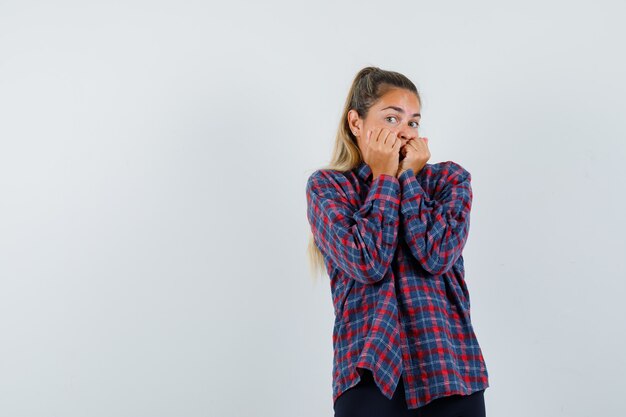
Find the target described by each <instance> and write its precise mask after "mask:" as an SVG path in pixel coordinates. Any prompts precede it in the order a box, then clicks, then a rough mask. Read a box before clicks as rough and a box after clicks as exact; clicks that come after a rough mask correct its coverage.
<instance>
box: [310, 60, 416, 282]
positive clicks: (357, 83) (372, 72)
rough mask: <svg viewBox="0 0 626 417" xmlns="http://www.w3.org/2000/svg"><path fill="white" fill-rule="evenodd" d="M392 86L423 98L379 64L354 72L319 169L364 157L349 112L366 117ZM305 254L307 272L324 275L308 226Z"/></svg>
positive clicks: (350, 165)
mask: <svg viewBox="0 0 626 417" xmlns="http://www.w3.org/2000/svg"><path fill="white" fill-rule="evenodd" d="M393 88H404V89H406V90H409V91H412V92H413V93H415V95H416V96H417V99H418V101H419V102H420V104H421V102H422V100H421V98H420V95H419V93H418V91H417V88H416V87H415V84H413V82H412V81H411V80H409V79H408V78H407V77H406V76H404V75H402V74H400V73H398V72H395V71H386V70H383V69H380V68H378V67H365V68H363V69H361V70H360V71H359V72H358V73H357V74H356V76H355V77H354V80H353V81H352V85H351V86H350V91H349V92H348V97H347V98H346V101H345V104H344V106H343V111H342V113H341V118H340V120H339V127H338V128H337V134H336V136H335V146H334V148H333V152H332V156H331V159H330V163H329V164H328V165H326V166H325V167H322V168H321V169H330V170H337V171H341V172H346V171H349V170H352V169H354V168H356V167H357V166H358V165H359V164H360V163H361V161H362V160H363V157H362V155H361V151H360V149H359V146H358V144H357V139H356V137H355V136H354V135H353V134H352V131H351V130H350V127H349V125H348V112H349V111H350V110H352V109H354V110H355V111H356V112H357V113H358V115H359V117H360V118H362V119H365V118H366V117H367V114H368V111H369V109H370V107H372V105H374V104H375V103H376V102H377V101H378V100H379V99H380V98H381V97H382V96H383V95H385V94H386V93H387V92H388V91H389V90H391V89H393ZM307 257H308V260H309V268H310V272H311V274H312V275H313V277H314V278H315V277H316V276H319V275H320V274H322V273H325V274H326V275H327V271H326V270H325V266H324V257H323V255H322V252H321V251H320V250H319V248H318V247H317V245H316V243H315V239H314V237H313V233H312V231H311V230H309V242H308V246H307Z"/></svg>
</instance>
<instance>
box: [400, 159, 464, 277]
mask: <svg viewBox="0 0 626 417" xmlns="http://www.w3.org/2000/svg"><path fill="white" fill-rule="evenodd" d="M399 181H400V186H401V190H402V197H401V201H400V223H401V224H402V229H403V234H404V240H405V241H406V243H407V245H408V246H409V248H410V250H411V253H412V254H413V256H414V257H415V259H417V261H418V262H419V263H420V265H421V266H422V267H423V268H424V269H425V270H426V271H428V272H429V273H431V274H433V275H441V274H443V273H445V272H446V271H448V270H449V269H450V268H451V267H452V266H453V265H454V264H455V262H456V261H457V259H458V258H459V256H461V252H462V250H463V247H464V246H465V243H466V241H467V236H468V233H469V227H470V211H471V208H472V187H471V175H470V173H469V172H468V171H467V170H465V169H464V168H462V167H461V166H460V165H459V164H456V163H454V162H450V163H449V165H448V174H447V178H446V179H445V184H444V186H443V187H442V189H441V190H440V191H437V192H436V194H435V196H434V198H432V199H431V198H430V196H429V195H428V193H426V192H425V191H424V189H423V188H422V186H421V185H420V183H419V182H418V181H417V179H416V178H415V174H414V172H413V170H412V169H408V170H407V171H404V172H403V173H402V174H401V175H400V177H399Z"/></svg>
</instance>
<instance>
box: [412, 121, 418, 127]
mask: <svg viewBox="0 0 626 417" xmlns="http://www.w3.org/2000/svg"><path fill="white" fill-rule="evenodd" d="M411 123H415V126H413V127H419V125H420V124H419V123H417V122H411Z"/></svg>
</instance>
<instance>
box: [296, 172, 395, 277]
mask: <svg viewBox="0 0 626 417" xmlns="http://www.w3.org/2000/svg"><path fill="white" fill-rule="evenodd" d="M334 177H337V178H334ZM342 178H343V179H344V181H345V182H346V183H347V180H345V177H342ZM346 185H348V184H344V183H343V182H342V180H341V179H340V178H339V177H338V176H337V175H336V174H333V172H330V171H327V170H317V171H315V172H314V173H313V174H312V175H311V176H310V177H309V180H308V181H307V187H306V195H307V218H308V220H309V223H310V225H311V231H312V232H313V237H314V240H315V243H316V245H317V246H318V248H319V249H320V250H321V251H322V253H323V254H324V255H325V256H326V257H329V258H330V259H331V260H332V261H333V263H334V264H335V265H336V266H337V267H338V268H339V269H340V270H342V271H343V272H344V273H345V274H347V276H349V277H351V278H352V279H354V280H356V281H359V282H361V283H364V284H374V283H376V282H378V281H380V280H382V279H383V277H384V276H385V274H386V273H387V270H388V269H389V267H390V265H391V261H392V260H393V256H394V253H395V250H396V247H397V245H398V228H399V225H400V213H399V207H400V183H399V181H398V178H396V177H395V176H393V175H388V174H382V175H379V176H378V177H376V178H375V179H373V180H372V183H371V186H370V189H369V191H368V194H367V196H366V198H365V199H364V201H363V203H362V204H361V205H360V207H359V206H355V205H354V203H351V202H350V200H349V199H348V198H347V197H346V194H345V192H344V191H343V189H345V188H346ZM342 187H343V188H342ZM353 200H354V199H353ZM329 274H330V271H329Z"/></svg>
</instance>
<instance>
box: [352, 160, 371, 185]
mask: <svg viewBox="0 0 626 417" xmlns="http://www.w3.org/2000/svg"><path fill="white" fill-rule="evenodd" d="M356 174H357V175H358V176H359V178H360V179H361V180H363V181H365V182H367V181H368V180H369V179H370V177H371V175H372V168H370V166H369V165H368V164H366V163H365V161H361V162H360V163H359V164H358V165H357V167H356Z"/></svg>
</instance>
